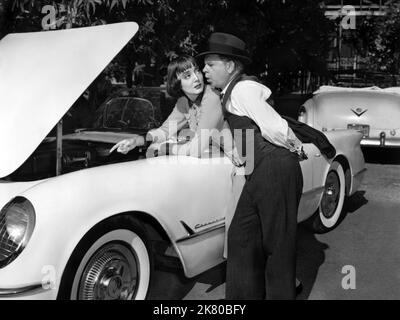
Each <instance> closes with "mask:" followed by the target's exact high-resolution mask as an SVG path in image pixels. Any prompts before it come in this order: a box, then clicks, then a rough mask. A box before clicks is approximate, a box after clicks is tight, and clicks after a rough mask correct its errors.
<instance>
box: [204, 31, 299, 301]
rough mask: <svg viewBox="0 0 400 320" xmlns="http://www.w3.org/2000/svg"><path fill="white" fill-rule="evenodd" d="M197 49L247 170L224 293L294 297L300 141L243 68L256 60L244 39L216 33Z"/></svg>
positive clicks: (264, 90) (230, 295) (246, 296)
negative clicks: (250, 53) (216, 90)
mask: <svg viewBox="0 0 400 320" xmlns="http://www.w3.org/2000/svg"><path fill="white" fill-rule="evenodd" d="M198 56H201V57H204V63H205V66H204V69H203V71H204V73H205V77H206V79H207V81H208V82H209V83H210V84H211V86H213V87H215V88H217V89H220V90H221V99H222V107H223V111H224V116H225V119H226V120H227V122H228V124H229V126H230V128H231V131H232V134H233V136H234V139H235V145H236V147H237V149H238V150H241V152H240V153H241V157H242V163H243V165H244V166H245V172H246V173H245V174H246V182H245V184H244V187H243V191H242V193H241V195H240V199H239V201H238V204H237V207H236V210H235V214H234V217H233V219H232V222H231V225H230V227H229V230H228V262H227V276H226V298H227V299H295V297H296V278H295V275H296V230H297V210H298V205H299V201H300V197H301V193H302V189H303V176H302V172H301V169H300V165H299V157H298V156H299V155H300V154H301V151H302V143H301V142H300V140H298V139H297V137H296V136H295V134H294V133H293V131H292V130H291V129H290V127H289V126H288V123H287V121H286V120H284V119H283V118H281V117H280V115H279V114H278V113H277V112H276V111H275V110H274V109H273V108H272V107H271V106H270V105H269V104H268V103H267V102H266V100H267V98H268V97H269V96H270V94H271V91H270V90H269V89H268V88H267V87H265V86H264V85H262V84H261V83H259V82H257V81H256V80H255V79H254V78H251V77H248V76H246V75H245V74H244V67H245V66H246V65H247V64H249V63H251V59H250V57H249V54H248V52H247V50H246V45H245V43H244V42H243V41H242V40H241V39H239V38H237V37H236V36H234V35H231V34H227V33H213V34H211V36H210V38H209V41H208V48H207V50H206V51H205V52H202V53H200V54H199V55H198ZM222 97H223V98H222ZM249 130H250V132H251V133H252V134H250V135H246V132H247V133H248V132H249ZM249 143H251V144H252V146H251V148H248V146H249ZM246 151H247V153H246ZM249 151H252V152H249ZM250 160H251V161H250ZM248 163H252V165H253V166H254V167H252V168H248Z"/></svg>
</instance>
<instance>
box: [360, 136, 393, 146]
mask: <svg viewBox="0 0 400 320" xmlns="http://www.w3.org/2000/svg"><path fill="white" fill-rule="evenodd" d="M360 144H361V146H362V147H400V139H392V138H387V137H386V138H385V140H384V143H383V145H382V144H381V140H380V139H379V138H363V139H362V140H361V142H360Z"/></svg>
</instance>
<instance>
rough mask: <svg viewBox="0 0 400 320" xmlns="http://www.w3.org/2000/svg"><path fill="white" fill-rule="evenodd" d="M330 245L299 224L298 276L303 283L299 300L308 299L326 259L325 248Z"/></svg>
mask: <svg viewBox="0 0 400 320" xmlns="http://www.w3.org/2000/svg"><path fill="white" fill-rule="evenodd" d="M328 248H329V246H328V245H327V244H326V243H322V242H320V241H318V239H317V238H316V236H315V234H314V233H312V232H311V231H310V230H309V229H308V228H306V227H304V226H303V225H302V224H299V227H298V229H297V278H298V279H299V280H300V281H301V282H302V283H303V290H302V292H301V293H300V294H299V295H298V296H297V300H307V299H308V297H309V296H310V293H311V290H312V288H313V286H314V283H315V280H316V278H317V275H318V269H319V267H320V266H321V265H322V264H323V263H324V261H325V252H324V251H325V250H326V249H328Z"/></svg>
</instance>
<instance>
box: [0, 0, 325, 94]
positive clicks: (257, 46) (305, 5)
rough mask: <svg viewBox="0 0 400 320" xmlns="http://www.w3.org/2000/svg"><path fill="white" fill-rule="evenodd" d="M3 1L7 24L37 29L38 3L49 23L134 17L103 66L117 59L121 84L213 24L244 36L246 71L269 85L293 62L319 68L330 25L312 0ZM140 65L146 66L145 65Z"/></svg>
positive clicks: (161, 70) (190, 50) (161, 64)
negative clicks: (133, 29)
mask: <svg viewBox="0 0 400 320" xmlns="http://www.w3.org/2000/svg"><path fill="white" fill-rule="evenodd" d="M6 2H8V4H7V6H6V7H7V8H6V11H7V12H8V19H6V20H7V21H6V22H5V23H6V24H7V32H22V31H37V30H41V21H42V19H43V16H44V14H43V13H42V12H41V10H42V8H43V6H45V5H53V6H54V7H55V8H56V11H57V21H56V27H57V28H71V27H72V28H74V27H81V26H90V25H95V24H103V23H114V22H121V21H136V22H137V23H138V24H139V26H140V28H139V32H138V34H137V35H136V36H135V38H134V39H133V40H132V41H131V42H130V43H129V44H128V45H127V46H126V47H125V49H124V50H123V51H122V52H121V54H120V55H119V56H118V57H117V59H116V60H115V63H114V65H113V67H110V68H109V70H108V72H111V73H113V71H112V69H113V68H114V70H115V71H116V70H117V69H118V72H120V70H121V66H123V68H124V70H125V78H126V79H127V81H128V85H131V84H132V76H131V75H132V74H139V75H140V74H141V75H145V74H146V72H147V75H148V74H149V73H152V74H153V78H152V79H151V82H152V83H155V84H160V83H161V82H162V81H163V75H164V74H165V71H166V66H167V64H168V62H169V61H170V60H171V59H172V58H174V57H175V56H177V55H179V54H181V53H187V54H191V55H195V54H197V53H198V52H200V51H201V50H202V48H203V46H204V45H205V44H206V40H207V38H208V36H209V34H210V33H211V32H213V31H220V32H230V33H234V34H236V35H238V36H239V37H241V38H243V39H244V40H245V41H246V42H247V43H248V47H249V51H250V52H251V53H252V57H253V61H254V63H253V65H252V66H251V70H250V71H251V73H254V74H256V75H260V74H267V78H266V80H267V81H268V82H269V84H270V86H272V87H274V83H275V82H276V77H277V76H278V75H279V74H282V73H287V72H297V70H300V69H307V70H311V71H314V72H321V73H322V72H325V68H324V66H325V64H324V62H323V58H324V57H325V56H326V54H327V51H328V50H329V39H328V35H329V33H330V32H331V31H332V30H333V26H332V25H331V24H330V22H329V21H328V20H327V19H325V17H324V14H323V11H322V9H321V8H320V7H319V5H318V2H317V1H315V0H304V1H301V2H300V1H294V0H286V1H282V0H236V1H227V0H204V1H198V0H71V1H66V0H58V1H50V0H8V1H7V0H6ZM0 10H1V7H0ZM0 23H1V20H0ZM3 23H4V22H3ZM0 36H1V34H0ZM143 65H145V66H147V67H148V68H150V69H149V70H147V71H146V68H143ZM110 70H111V71H110ZM115 73H116V72H114V75H115ZM148 76H149V75H148ZM149 77H150V76H149Z"/></svg>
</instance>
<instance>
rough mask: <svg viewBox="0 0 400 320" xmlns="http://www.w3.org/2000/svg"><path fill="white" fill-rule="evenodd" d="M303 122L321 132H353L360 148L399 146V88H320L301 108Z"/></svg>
mask: <svg viewBox="0 0 400 320" xmlns="http://www.w3.org/2000/svg"><path fill="white" fill-rule="evenodd" d="M300 118H301V119H302V121H303V122H305V123H307V124H309V125H311V126H313V127H314V128H316V129H318V130H322V131H329V130H338V129H339V130H340V129H354V130H358V131H360V132H361V133H362V134H363V138H362V140H361V146H363V147H381V148H399V147H400V87H391V88H384V89H381V88H378V87H368V88H342V87H333V86H322V87H321V88H319V89H318V90H317V91H316V92H314V95H313V97H312V98H311V99H309V100H307V101H306V102H305V103H304V105H303V106H302V107H301V109H300Z"/></svg>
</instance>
